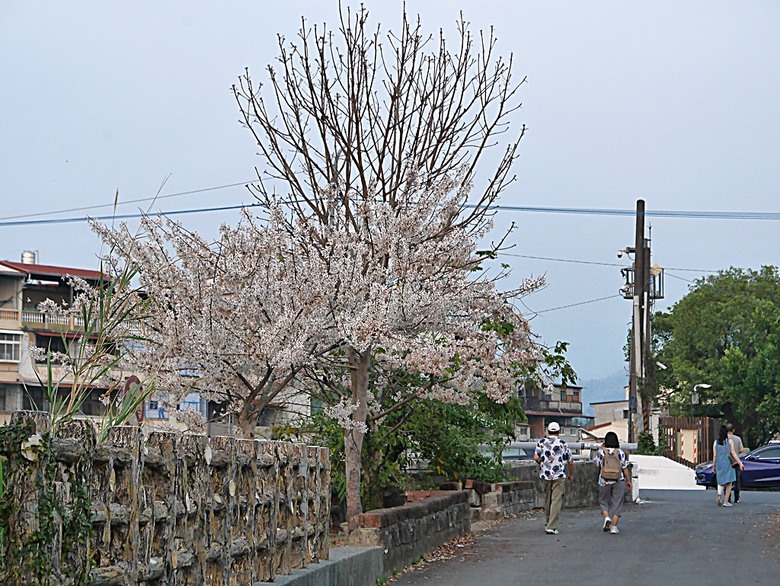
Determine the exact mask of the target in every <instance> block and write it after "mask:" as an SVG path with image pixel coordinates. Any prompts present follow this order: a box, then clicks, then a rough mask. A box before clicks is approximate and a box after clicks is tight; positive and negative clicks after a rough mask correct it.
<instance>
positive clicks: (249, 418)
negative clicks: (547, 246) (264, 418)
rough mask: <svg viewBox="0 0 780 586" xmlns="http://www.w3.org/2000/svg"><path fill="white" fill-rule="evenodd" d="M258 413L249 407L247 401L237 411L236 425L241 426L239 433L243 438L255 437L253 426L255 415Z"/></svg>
mask: <svg viewBox="0 0 780 586" xmlns="http://www.w3.org/2000/svg"><path fill="white" fill-rule="evenodd" d="M259 415H260V411H258V410H256V409H251V406H250V405H249V404H248V403H247V404H245V405H244V408H243V409H241V411H239V412H238V426H239V427H240V428H241V433H242V435H243V436H244V438H245V439H252V438H254V437H255V426H256V425H257V417H258V416H259Z"/></svg>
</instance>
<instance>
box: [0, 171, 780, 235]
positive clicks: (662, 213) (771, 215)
mask: <svg viewBox="0 0 780 586" xmlns="http://www.w3.org/2000/svg"><path fill="white" fill-rule="evenodd" d="M251 183H253V181H241V182H237V183H227V184H225V185H216V186H212V187H203V188H200V189H191V190H188V191H180V192H177V193H170V194H168V195H156V196H150V197H144V198H138V199H132V200H128V201H120V202H118V203H117V205H129V204H134V203H143V202H148V201H155V200H162V199H169V198H173V197H180V196H183V195H194V194H198V193H206V192H209V191H218V190H221V189H228V188H231V187H239V186H247V185H250V184H251ZM110 207H114V204H113V203H107V204H97V205H91V206H83V207H76V208H68V209H60V210H53V211H48V212H36V213H31V214H22V215H17V216H5V217H0V226H5V225H14V224H9V223H8V222H7V221H8V220H17V219H22V218H35V217H41V216H50V215H54V214H63V213H69V212H78V211H85V210H92V209H100V208H110ZM465 207H475V206H474V205H473V204H466V205H465ZM493 207H494V209H495V210H497V211H510V212H528V213H545V214H572V215H595V216H635V215H636V211H635V210H633V209H615V208H573V207H541V206H512V205H501V204H498V205H495V206H493ZM222 209H223V208H213V209H209V208H205V209H202V210H176V211H171V212H160V213H163V214H171V215H174V214H176V215H178V214H183V213H201V212H208V211H221V210H222ZM141 215H142V214H138V215H136V216H129V215H128V216H125V217H127V218H132V217H141ZM645 216H646V217H656V218H679V219H710V220H768V221H778V220H780V212H749V211H733V212H717V211H703V210H647V211H645ZM86 219H87V218H84V217H81V218H77V219H70V218H68V219H66V220H67V221H69V222H70V221H85V220H86Z"/></svg>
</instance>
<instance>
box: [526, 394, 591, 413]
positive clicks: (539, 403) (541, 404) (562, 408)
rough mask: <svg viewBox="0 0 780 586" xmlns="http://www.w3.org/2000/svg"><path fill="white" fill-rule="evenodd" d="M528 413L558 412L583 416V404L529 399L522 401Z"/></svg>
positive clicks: (535, 398) (536, 398)
mask: <svg viewBox="0 0 780 586" xmlns="http://www.w3.org/2000/svg"><path fill="white" fill-rule="evenodd" d="M522 401H523V408H524V409H525V410H526V411H558V412H561V413H569V414H581V413H582V403H580V402H579V401H555V400H552V399H539V398H538V397H527V398H525V399H523V400H522Z"/></svg>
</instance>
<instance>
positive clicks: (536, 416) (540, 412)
mask: <svg viewBox="0 0 780 586" xmlns="http://www.w3.org/2000/svg"><path fill="white" fill-rule="evenodd" d="M519 393H520V400H521V402H522V405H523V409H524V410H525V415H526V417H527V418H528V423H527V424H525V425H522V426H520V429H518V439H519V440H521V441H522V440H530V439H539V438H541V437H544V435H545V434H546V429H547V425H548V424H549V423H550V422H552V421H555V422H557V423H558V424H559V425H560V426H561V436H563V437H565V438H566V439H567V440H573V441H579V439H580V429H582V428H585V427H587V426H588V425H590V424H591V422H592V419H591V418H590V417H588V416H587V415H584V414H583V412H582V387H579V386H576V385H567V386H565V387H564V386H562V385H558V384H556V385H554V386H553V387H552V388H551V389H543V388H541V387H539V386H537V385H530V384H529V385H528V386H526V387H521V388H520V391H519Z"/></svg>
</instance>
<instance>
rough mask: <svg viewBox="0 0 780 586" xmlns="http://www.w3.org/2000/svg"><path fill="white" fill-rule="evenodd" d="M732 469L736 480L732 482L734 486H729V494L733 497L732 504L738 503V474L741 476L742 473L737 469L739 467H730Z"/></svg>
mask: <svg viewBox="0 0 780 586" xmlns="http://www.w3.org/2000/svg"><path fill="white" fill-rule="evenodd" d="M732 468H734V472H736V473H737V479H736V480H735V481H734V484H732V485H731V494H733V495H734V502H735V503H736V502H738V501H739V488H740V484H741V482H740V479H739V477H740V474H742V471H741V470H740V469H739V466H732Z"/></svg>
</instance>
